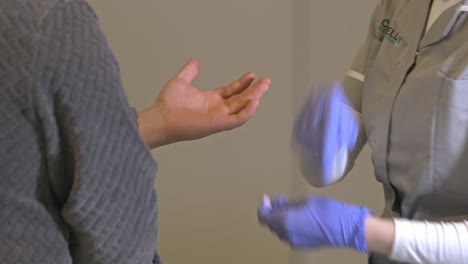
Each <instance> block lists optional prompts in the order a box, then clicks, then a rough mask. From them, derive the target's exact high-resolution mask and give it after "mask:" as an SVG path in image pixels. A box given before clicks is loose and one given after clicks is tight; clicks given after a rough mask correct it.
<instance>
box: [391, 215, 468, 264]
mask: <svg viewBox="0 0 468 264" xmlns="http://www.w3.org/2000/svg"><path fill="white" fill-rule="evenodd" d="M390 258H391V259H393V260H396V261H401V262H406V263H417V264H425V263H427V264H429V263H430V264H444V263H451V264H463V263H468V222H467V221H464V222H425V221H410V220H405V219H395V239H394V242H393V248H392V252H391V255H390Z"/></svg>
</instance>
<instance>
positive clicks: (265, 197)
mask: <svg viewBox="0 0 468 264" xmlns="http://www.w3.org/2000/svg"><path fill="white" fill-rule="evenodd" d="M263 207H264V208H265V209H271V201H270V197H268V195H266V194H264V195H263Z"/></svg>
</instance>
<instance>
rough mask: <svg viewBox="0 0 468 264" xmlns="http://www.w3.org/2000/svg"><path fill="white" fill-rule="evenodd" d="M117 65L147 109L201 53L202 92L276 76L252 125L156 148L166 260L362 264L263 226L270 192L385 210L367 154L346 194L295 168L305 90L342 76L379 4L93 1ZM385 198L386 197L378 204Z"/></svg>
mask: <svg viewBox="0 0 468 264" xmlns="http://www.w3.org/2000/svg"><path fill="white" fill-rule="evenodd" d="M90 2H91V4H92V5H93V6H94V7H95V8H96V11H97V13H98V15H99V17H100V18H101V23H102V26H103V29H104V31H105V32H106V34H107V36H108V39H109V41H110V43H111V46H112V48H113V50H114V52H115V54H116V56H117V59H118V60H119V63H120V66H121V70H122V78H123V82H124V85H125V89H126V91H127V93H128V96H129V100H130V102H131V103H132V104H133V105H135V106H137V107H139V108H142V107H144V106H146V105H148V104H150V103H151V102H152V101H153V99H154V96H155V95H156V94H157V92H158V91H159V90H160V88H161V87H162V86H163V84H164V83H165V81H166V80H168V79H169V78H170V77H171V76H172V75H173V74H174V73H175V72H176V71H177V70H178V68H179V67H180V66H181V65H182V64H183V63H184V62H185V60H186V59H188V58H189V57H191V56H194V57H196V58H198V59H199V60H200V62H201V72H200V76H199V78H198V79H197V81H196V82H195V85H196V86H198V87H200V88H214V87H215V86H218V85H221V84H225V83H227V82H229V81H231V80H233V79H235V78H237V77H238V76H239V75H241V74H242V73H244V72H246V71H255V72H257V73H258V75H268V76H270V77H272V78H273V83H272V86H271V90H270V91H269V92H268V94H267V95H266V96H265V98H264V99H263V101H262V102H261V105H260V108H259V110H258V113H257V115H256V116H255V117H254V119H253V120H251V122H249V123H248V124H247V125H245V126H244V127H242V128H240V129H237V130H234V131H230V132H227V133H223V134H219V135H215V136H212V137H209V138H206V139H203V140H200V141H196V142H183V143H179V144H175V145H171V146H166V147H163V148H161V149H159V150H156V151H154V156H155V158H156V159H157V161H158V163H159V166H160V170H159V172H158V176H157V180H156V183H155V187H156V189H157V191H158V195H159V207H160V218H159V219H160V222H159V228H160V234H159V238H158V249H159V251H160V253H161V254H162V257H163V261H164V262H165V263H209V264H211V263H223V264H231V263H232V264H234V263H235V264H238V263H269V264H284V263H295V264H302V263H364V262H363V261H364V257H362V256H358V255H357V254H355V253H350V252H347V251H339V252H338V253H337V252H336V251H333V254H332V252H331V251H320V252H314V253H309V254H304V253H302V254H299V253H297V254H290V250H289V248H288V247H286V246H285V245H283V244H281V243H280V242H279V241H278V240H277V239H276V238H275V237H274V236H272V235H271V234H269V233H268V232H267V231H266V230H265V229H263V228H260V227H259V226H258V223H257V218H256V205H257V203H258V202H259V200H260V199H261V195H262V194H263V193H264V192H266V193H270V194H279V193H283V192H290V191H291V190H292V192H293V193H294V194H295V195H300V194H304V193H307V192H311V191H313V192H318V193H325V194H327V195H331V196H333V197H338V198H342V199H344V200H347V201H352V202H360V203H364V204H366V205H368V206H370V207H372V208H374V209H377V210H380V205H381V198H380V196H379V195H380V189H378V186H377V185H376V184H373V183H369V181H368V180H369V179H371V167H370V163H369V151H368V149H366V150H365V152H364V153H363V155H362V156H361V159H360V161H359V162H358V164H357V168H356V170H355V171H354V172H353V173H352V175H350V177H349V178H352V180H351V181H350V180H346V181H344V182H342V183H340V184H339V185H337V186H336V187H333V188H329V189H324V190H313V189H311V188H309V187H307V186H306V184H305V181H304V180H303V179H302V178H301V177H300V175H299V173H298V172H297V170H296V169H295V167H294V166H293V165H294V164H293V162H292V160H291V155H290V154H291V153H290V148H289V135H290V127H291V123H292V117H293V113H294V112H295V110H296V108H297V102H298V101H299V98H300V97H301V95H302V94H303V93H304V90H303V89H302V88H300V87H306V86H307V85H308V84H310V83H312V82H315V81H317V80H322V79H332V78H339V77H340V76H341V75H342V74H343V73H344V71H345V69H346V68H347V67H348V65H349V63H350V61H351V59H352V56H353V53H354V51H355V49H356V48H357V45H358V44H359V42H360V41H361V39H359V37H363V36H364V32H365V30H366V28H367V19H368V17H369V16H370V14H369V12H370V11H371V10H372V8H373V6H374V5H375V2H376V0H365V1H344V0H342V1H329V0H314V1H311V0H293V1H282V0H255V1H252V0H237V1H219V0H197V1H189V0H183V1H180V0H154V1H149V0H138V1H125V0H113V1H112V2H111V1H102V0H101V1H98V0H94V1H90ZM376 197H377V198H376Z"/></svg>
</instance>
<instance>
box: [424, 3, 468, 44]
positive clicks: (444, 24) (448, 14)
mask: <svg viewBox="0 0 468 264" xmlns="http://www.w3.org/2000/svg"><path fill="white" fill-rule="evenodd" d="M467 11H468V0H463V1H459V3H457V4H455V5H453V6H451V7H449V8H448V9H447V10H445V11H444V12H442V14H440V16H439V17H438V18H437V20H436V21H435V22H434V24H432V26H431V28H429V30H428V31H427V32H426V34H424V36H423V38H422V39H421V41H420V43H419V48H418V49H422V48H424V47H427V46H429V45H431V44H433V43H435V42H437V41H439V40H441V39H443V38H445V37H446V36H447V35H448V34H449V33H450V32H451V30H452V29H453V27H454V26H455V24H456V22H457V21H458V20H459V18H460V16H461V15H462V14H463V13H467Z"/></svg>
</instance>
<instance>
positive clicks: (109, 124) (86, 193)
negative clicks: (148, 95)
mask: <svg viewBox="0 0 468 264" xmlns="http://www.w3.org/2000/svg"><path fill="white" fill-rule="evenodd" d="M155 173H156V163H155V161H154V160H153V159H152V157H151V154H150V152H149V151H148V149H147V147H146V146H145V145H144V143H143V142H142V140H141V138H140V136H139V133H138V127H137V123H136V115H135V112H134V111H133V110H132V108H131V107H129V105H128V102H127V98H126V96H125V93H124V90H123V89H122V84H121V81H120V76H119V68H118V65H117V62H116V61H115V59H114V56H113V54H112V52H111V49H110V48H109V46H108V44H107V42H106V39H105V37H104V35H103V33H102V32H101V29H100V28H99V25H98V21H97V18H96V15H95V13H94V12H93V10H92V9H91V7H90V6H89V5H88V4H87V3H86V2H85V1H84V0H1V1H0V263H12V264H15V263H28V264H31V263H41V264H44V263H58V264H62V263H63V264H67V263H86V264H92V263H125V264H127V263H138V264H144V263H151V261H152V259H153V256H154V245H155V240H156V214H157V210H156V196H155V192H154V189H153V180H154V176H155Z"/></svg>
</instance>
